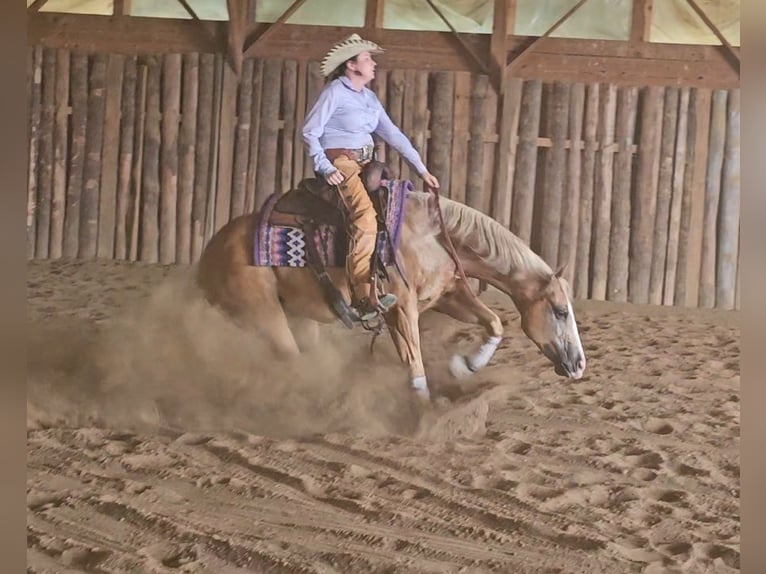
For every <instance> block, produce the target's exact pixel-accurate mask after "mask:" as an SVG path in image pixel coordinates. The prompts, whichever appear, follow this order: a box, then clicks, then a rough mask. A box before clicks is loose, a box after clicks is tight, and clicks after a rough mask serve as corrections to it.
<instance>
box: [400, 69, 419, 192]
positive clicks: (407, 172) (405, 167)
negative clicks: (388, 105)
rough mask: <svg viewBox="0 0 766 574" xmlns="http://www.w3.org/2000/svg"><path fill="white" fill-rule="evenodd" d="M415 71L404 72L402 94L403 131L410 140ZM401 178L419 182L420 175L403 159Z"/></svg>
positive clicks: (401, 124)
mask: <svg viewBox="0 0 766 574" xmlns="http://www.w3.org/2000/svg"><path fill="white" fill-rule="evenodd" d="M415 73H416V71H415V70H404V91H403V93H402V116H401V123H400V124H399V125H400V126H401V129H402V131H403V132H404V133H405V134H406V135H407V137H408V138H410V140H411V139H412V114H413V108H414V107H415ZM399 175H400V177H401V178H402V179H409V180H417V178H418V174H417V173H415V171H414V170H413V169H412V168H411V167H410V165H409V163H408V162H407V161H406V160H405V159H404V158H402V160H401V171H400V174H399Z"/></svg>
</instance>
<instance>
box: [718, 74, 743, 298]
mask: <svg viewBox="0 0 766 574" xmlns="http://www.w3.org/2000/svg"><path fill="white" fill-rule="evenodd" d="M739 92H740V90H739V88H736V89H733V90H731V91H730V92H729V107H728V110H727V118H726V120H727V121H726V145H725V149H724V164H723V177H722V185H721V203H720V206H719V207H720V209H719V220H718V233H719V239H718V258H717V264H718V267H717V273H716V298H715V301H716V306H717V307H721V308H723V309H734V308H735V306H736V303H735V299H736V293H737V263H738V261H739V219H740V215H739V214H740V191H739V169H740V159H739V138H740V119H739V116H740V111H739V110H740V106H739Z"/></svg>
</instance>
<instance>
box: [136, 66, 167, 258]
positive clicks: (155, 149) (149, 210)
mask: <svg viewBox="0 0 766 574" xmlns="http://www.w3.org/2000/svg"><path fill="white" fill-rule="evenodd" d="M147 67H148V68H147V78H146V128H145V130H144V161H143V168H142V183H143V189H142V195H143V197H142V198H141V199H142V202H141V203H142V209H141V242H140V243H141V247H140V258H141V261H144V262H146V263H157V262H158V260H159V199H160V122H161V117H160V97H161V87H162V86H161V69H162V66H161V63H160V62H159V60H158V58H157V57H156V56H150V57H149V58H148V60H147Z"/></svg>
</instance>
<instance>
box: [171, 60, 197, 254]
mask: <svg viewBox="0 0 766 574" xmlns="http://www.w3.org/2000/svg"><path fill="white" fill-rule="evenodd" d="M198 105H199V54H184V57H183V91H182V92H181V128H180V132H179V134H178V215H177V219H178V228H177V232H178V233H177V235H176V261H177V262H178V263H182V264H187V263H191V260H192V249H191V237H192V211H193V209H194V181H195V175H196V174H195V173H194V164H195V155H196V150H197V146H196V137H197V107H198Z"/></svg>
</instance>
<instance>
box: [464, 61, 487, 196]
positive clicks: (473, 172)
mask: <svg viewBox="0 0 766 574" xmlns="http://www.w3.org/2000/svg"><path fill="white" fill-rule="evenodd" d="M474 80H475V81H474V85H473V94H472V95H471V120H470V123H469V130H470V134H471V136H470V138H471V139H470V140H469V142H468V158H467V160H468V172H467V173H468V178H467V181H466V190H465V202H466V204H467V205H469V206H470V207H474V208H476V209H478V210H479V211H483V209H482V204H483V202H482V197H483V192H484V188H485V187H486V185H485V182H484V177H483V174H484V126H485V124H486V119H485V116H486V111H485V109H484V106H485V104H486V102H487V90H488V89H489V78H488V77H487V76H485V75H484V74H478V75H476V76H474Z"/></svg>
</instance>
